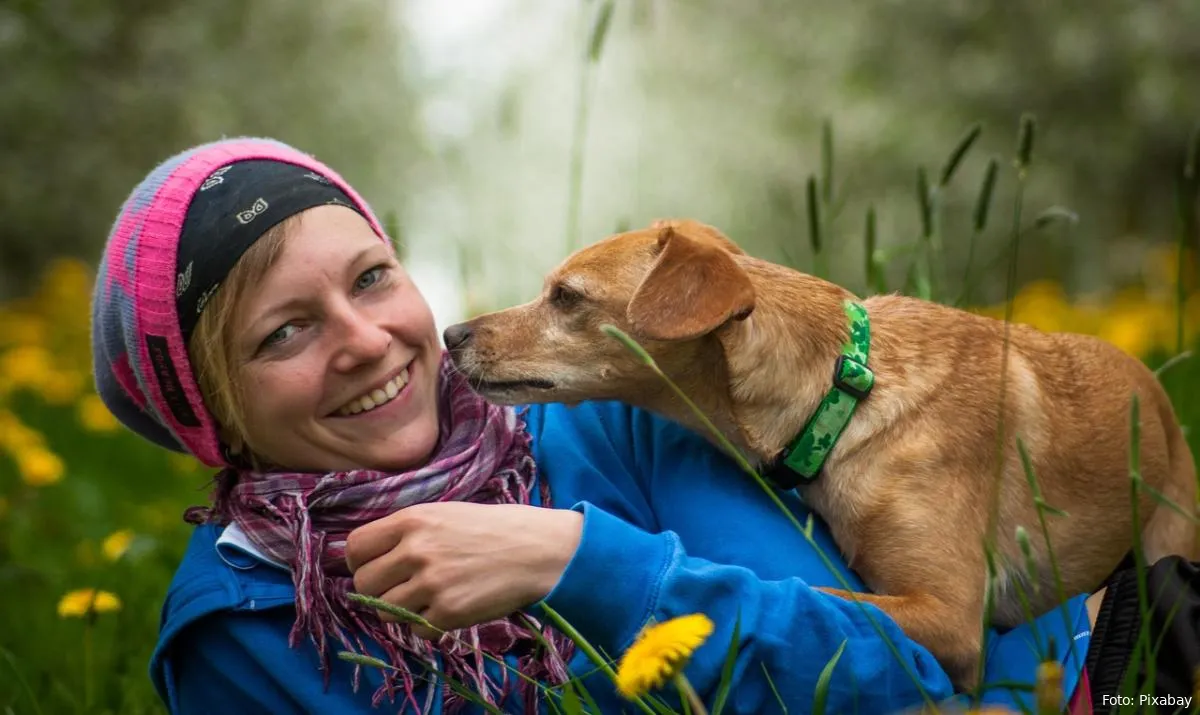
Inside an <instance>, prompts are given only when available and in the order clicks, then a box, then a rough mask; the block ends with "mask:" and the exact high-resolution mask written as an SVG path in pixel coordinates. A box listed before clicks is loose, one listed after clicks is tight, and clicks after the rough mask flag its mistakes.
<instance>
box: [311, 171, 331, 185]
mask: <svg viewBox="0 0 1200 715" xmlns="http://www.w3.org/2000/svg"><path fill="white" fill-rule="evenodd" d="M305 176H307V177H308V178H310V179H312V180H313V181H315V182H317V183H319V184H328V183H329V179H326V178H325V177H324V176H321V175H320V174H318V173H317V172H315V171H310V172H307V173H306V174H305Z"/></svg>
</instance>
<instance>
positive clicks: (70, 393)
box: [39, 370, 83, 405]
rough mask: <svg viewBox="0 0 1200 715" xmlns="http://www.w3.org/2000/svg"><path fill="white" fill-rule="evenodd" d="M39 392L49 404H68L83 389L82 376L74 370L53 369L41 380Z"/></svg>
mask: <svg viewBox="0 0 1200 715" xmlns="http://www.w3.org/2000/svg"><path fill="white" fill-rule="evenodd" d="M40 388H41V389H40V390H39V392H40V393H41V396H42V399H43V400H45V401H46V402H47V403H48V404H51V405H66V404H70V403H71V402H73V401H74V400H75V398H76V397H78V396H79V393H80V391H81V390H82V389H83V377H82V376H81V375H79V374H78V373H75V372H64V371H62V370H53V371H51V372H50V374H48V375H46V379H45V380H43V381H42V384H41V385H40Z"/></svg>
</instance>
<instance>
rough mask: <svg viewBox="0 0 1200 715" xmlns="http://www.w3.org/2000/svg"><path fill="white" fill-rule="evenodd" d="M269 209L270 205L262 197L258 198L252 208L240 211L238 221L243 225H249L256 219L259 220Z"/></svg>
mask: <svg viewBox="0 0 1200 715" xmlns="http://www.w3.org/2000/svg"><path fill="white" fill-rule="evenodd" d="M267 207H268V204H267V202H266V201H265V200H264V199H262V198H261V197H260V198H257V199H255V200H254V203H253V204H252V205H251V206H250V208H248V209H246V210H245V211H238V213H237V220H238V222H239V223H241V224H242V225H245V224H248V223H250V222H251V221H253V220H254V219H256V218H258V216H259V215H260V214H262V212H264V211H266V210H267Z"/></svg>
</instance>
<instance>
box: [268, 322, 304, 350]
mask: <svg viewBox="0 0 1200 715" xmlns="http://www.w3.org/2000/svg"><path fill="white" fill-rule="evenodd" d="M294 330H299V328H297V327H296V326H295V325H292V324H291V323H288V324H287V325H283V326H280V327H279V328H278V329H277V330H276V331H275V332H273V333H271V334H270V335H268V336H267V337H266V339H265V340H263V342H262V347H264V348H269V347H271V346H272V345H278V344H279V343H281V342H283V341H284V340H287V339H288V338H289V337H291V336H292V332H291V331H294Z"/></svg>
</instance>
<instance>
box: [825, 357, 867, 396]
mask: <svg viewBox="0 0 1200 715" xmlns="http://www.w3.org/2000/svg"><path fill="white" fill-rule="evenodd" d="M833 386H834V387H836V388H837V389H839V390H841V391H842V392H845V393H846V394H848V395H850V396H851V397H853V398H854V399H856V400H865V399H867V395H869V394H871V388H872V387H874V386H875V373H874V372H873V371H872V370H871V368H869V367H867V366H866V365H864V364H862V363H861V362H859V361H858V360H855V359H854V357H852V356H850V355H848V354H846V353H842V354H841V355H838V359H837V362H836V363H834V365H833Z"/></svg>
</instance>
